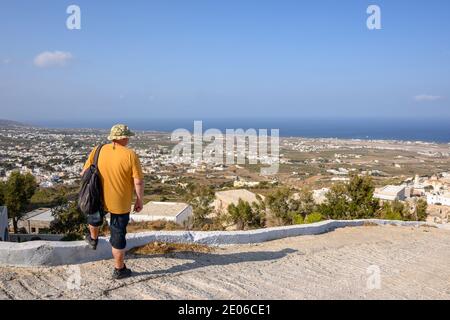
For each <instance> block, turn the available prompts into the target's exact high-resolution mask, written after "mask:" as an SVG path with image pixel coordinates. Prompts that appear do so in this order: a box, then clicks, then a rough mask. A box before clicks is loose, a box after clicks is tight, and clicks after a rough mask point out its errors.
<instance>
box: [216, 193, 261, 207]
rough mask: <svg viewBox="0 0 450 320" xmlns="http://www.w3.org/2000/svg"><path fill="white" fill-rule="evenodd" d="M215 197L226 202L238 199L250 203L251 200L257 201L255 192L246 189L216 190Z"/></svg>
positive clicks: (235, 201) (234, 201)
mask: <svg viewBox="0 0 450 320" xmlns="http://www.w3.org/2000/svg"><path fill="white" fill-rule="evenodd" d="M216 198H218V199H220V200H224V201H227V202H233V203H237V202H238V201H239V199H242V200H243V201H247V202H249V203H250V204H251V203H252V202H258V199H257V198H256V194H254V193H253V192H250V191H248V190H246V189H237V190H228V191H218V192H216Z"/></svg>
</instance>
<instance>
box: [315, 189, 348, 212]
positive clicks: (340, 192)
mask: <svg viewBox="0 0 450 320" xmlns="http://www.w3.org/2000/svg"><path fill="white" fill-rule="evenodd" d="M348 206H349V199H348V195H347V188H346V186H345V184H343V183H338V184H335V185H333V186H331V188H330V191H328V192H327V194H326V195H325V202H324V203H323V204H321V205H320V206H319V212H320V213H322V215H323V216H325V217H327V218H328V219H350V218H351V217H350V215H349V211H348Z"/></svg>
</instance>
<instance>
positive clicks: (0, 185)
mask: <svg viewBox="0 0 450 320" xmlns="http://www.w3.org/2000/svg"><path fill="white" fill-rule="evenodd" d="M4 204H5V183H4V182H3V181H0V206H3V205H4Z"/></svg>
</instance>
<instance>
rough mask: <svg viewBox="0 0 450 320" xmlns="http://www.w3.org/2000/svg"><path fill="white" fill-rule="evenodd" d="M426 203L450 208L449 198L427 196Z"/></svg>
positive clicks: (437, 195)
mask: <svg viewBox="0 0 450 320" xmlns="http://www.w3.org/2000/svg"><path fill="white" fill-rule="evenodd" d="M427 203H428V204H437V203H440V204H441V205H443V206H450V197H448V196H444V195H440V194H431V193H430V194H427Z"/></svg>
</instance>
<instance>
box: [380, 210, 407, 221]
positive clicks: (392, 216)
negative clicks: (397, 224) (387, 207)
mask: <svg viewBox="0 0 450 320" xmlns="http://www.w3.org/2000/svg"><path fill="white" fill-rule="evenodd" d="M383 219H386V220H403V216H402V214H401V213H399V212H392V211H390V212H386V213H385V214H384V216H383Z"/></svg>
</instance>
